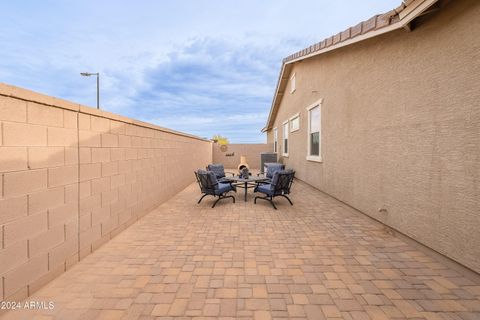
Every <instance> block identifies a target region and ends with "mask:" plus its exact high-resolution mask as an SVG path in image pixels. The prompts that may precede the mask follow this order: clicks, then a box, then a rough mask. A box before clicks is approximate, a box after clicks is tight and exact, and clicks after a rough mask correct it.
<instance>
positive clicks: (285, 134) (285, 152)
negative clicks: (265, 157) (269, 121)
mask: <svg viewBox="0 0 480 320" xmlns="http://www.w3.org/2000/svg"><path fill="white" fill-rule="evenodd" d="M283 155H284V156H285V157H288V121H285V122H284V123H283Z"/></svg>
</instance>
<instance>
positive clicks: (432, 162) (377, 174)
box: [268, 0, 480, 272]
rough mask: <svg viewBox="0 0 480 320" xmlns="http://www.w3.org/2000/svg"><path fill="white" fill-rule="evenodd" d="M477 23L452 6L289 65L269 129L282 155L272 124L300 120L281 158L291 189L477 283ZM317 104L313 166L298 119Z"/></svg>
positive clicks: (473, 11) (469, 7)
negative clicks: (430, 253) (386, 229)
mask: <svg viewBox="0 0 480 320" xmlns="http://www.w3.org/2000/svg"><path fill="white" fill-rule="evenodd" d="M478 17H480V2H478V1H475V0H469V1H456V2H452V3H450V4H448V5H447V6H446V7H445V8H444V9H442V10H441V11H439V12H438V13H437V14H435V15H434V16H432V17H430V18H429V19H428V20H426V21H424V22H422V23H421V24H419V25H418V26H417V28H416V29H415V30H414V31H413V32H410V33H409V32H407V31H405V30H398V31H395V32H392V33H390V34H386V35H383V36H380V37H377V38H373V39H370V40H367V41H364V42H362V43H359V44H355V45H352V46H349V47H346V48H343V49H339V50H335V51H333V52H330V53H327V54H323V55H321V56H318V57H316V58H311V59H307V60H304V61H302V62H300V63H297V64H296V65H295V66H294V67H293V70H292V72H295V73H296V82H297V90H296V92H294V93H293V94H290V93H289V91H287V93H286V94H285V96H284V98H283V100H282V102H281V105H280V108H279V112H278V115H277V117H276V119H275V125H274V126H277V127H278V128H279V131H278V132H279V140H280V141H279V146H280V152H279V154H281V146H282V143H281V139H282V131H281V124H282V122H283V121H285V120H286V119H288V118H289V117H290V116H292V115H293V114H295V113H297V112H300V114H301V128H300V131H298V132H295V133H290V137H289V138H290V152H289V157H288V158H283V159H282V160H283V162H284V163H285V164H287V166H289V167H293V168H294V169H295V170H296V172H297V174H296V176H297V177H298V178H300V179H302V180H304V181H306V182H307V183H309V184H311V185H313V186H315V187H317V188H319V189H321V190H323V191H325V192H326V193H328V194H330V195H333V196H334V197H336V198H338V199H340V200H342V201H344V202H346V203H348V204H350V205H351V206H353V207H355V208H357V209H359V210H360V211H362V212H364V213H366V214H367V215H370V216H371V217H373V218H375V219H378V220H380V221H382V222H384V223H385V224H387V225H389V226H391V227H393V228H395V229H397V230H399V231H401V232H402V233H404V234H406V235H408V236H410V237H412V238H414V239H416V240H417V241H419V242H421V243H423V244H425V245H427V246H428V247H431V248H433V249H434V250H436V251H438V252H440V253H443V254H444V255H446V256H448V257H450V258H452V259H454V260H456V261H458V262H460V263H462V264H464V265H465V266H467V267H470V268H471V269H473V270H476V271H477V272H480V232H479V230H480V187H479V186H480V185H479V179H480V107H479V101H480V19H478ZM320 98H323V99H324V102H323V109H322V156H323V163H315V162H311V161H307V160H306V158H305V157H306V150H307V133H306V131H307V112H306V109H305V108H306V107H307V106H309V105H310V104H312V103H313V102H315V101H316V100H318V99H320ZM268 142H269V143H272V142H273V135H272V131H271V130H270V131H269V132H268ZM383 207H384V208H386V209H387V213H386V214H385V213H380V212H379V208H383Z"/></svg>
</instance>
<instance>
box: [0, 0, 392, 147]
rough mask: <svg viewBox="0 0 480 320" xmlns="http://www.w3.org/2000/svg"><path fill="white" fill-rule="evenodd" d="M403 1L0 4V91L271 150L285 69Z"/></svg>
mask: <svg viewBox="0 0 480 320" xmlns="http://www.w3.org/2000/svg"><path fill="white" fill-rule="evenodd" d="M400 2H401V1H400V0H362V1H351V0H337V1H331V0H297V1H286V0H268V1H260V0H257V1H253V0H243V1H234V0H177V1H160V0H136V1H126V0H102V1H98V0H96V1H94V0H83V1H73V0H45V1H37V0H15V1H1V2H0V12H2V18H1V19H0V48H1V49H0V82H5V83H8V84H12V85H16V86H20V87H24V88H27V89H31V90H34V91H38V92H42V93H45V94H49V95H53V96H57V97H61V98H64V99H68V100H72V101H75V102H78V103H81V104H85V105H89V106H95V105H96V85H95V79H94V77H90V78H85V77H81V76H80V75H79V73H80V72H82V71H89V72H100V74H101V78H100V81H101V83H100V86H101V89H100V93H101V101H100V105H101V108H102V109H105V110H108V111H111V112H115V113H119V114H122V115H125V116H129V117H133V118H137V119H141V120H144V121H147V122H152V123H155V124H158V125H161V126H164V127H168V128H172V129H176V130H180V131H184V132H188V133H192V134H196V135H199V136H202V137H211V136H212V135H213V134H221V135H224V136H227V137H228V138H229V139H230V141H231V142H237V143H239V142H264V141H265V137H264V135H263V134H261V133H260V130H261V128H262V127H263V126H264V124H265V122H266V119H267V116H268V112H269V109H270V105H271V101H272V97H273V94H274V89H275V85H276V81H277V77H278V73H279V71H280V66H281V60H282V58H284V57H285V56H288V55H289V54H291V53H293V52H295V51H297V50H300V49H303V48H304V47H306V46H309V45H311V44H313V43H315V42H318V41H320V40H323V39H324V38H326V37H327V36H330V35H332V34H334V33H337V32H338V31H341V30H343V29H345V28H347V27H349V26H351V25H354V24H356V23H358V22H360V21H362V20H365V19H368V18H369V17H371V16H372V15H374V14H377V13H380V12H384V11H388V10H390V9H392V8H394V7H396V6H397V5H398V4H399V3H400Z"/></svg>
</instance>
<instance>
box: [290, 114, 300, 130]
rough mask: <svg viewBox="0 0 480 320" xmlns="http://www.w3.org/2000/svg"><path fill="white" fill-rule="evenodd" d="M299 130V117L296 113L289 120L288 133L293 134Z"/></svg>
mask: <svg viewBox="0 0 480 320" xmlns="http://www.w3.org/2000/svg"><path fill="white" fill-rule="evenodd" d="M298 129H300V115H299V114H298V113H297V114H296V115H294V116H293V117H291V118H290V132H295V131H297V130H298Z"/></svg>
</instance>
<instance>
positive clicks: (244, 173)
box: [238, 156, 250, 178]
mask: <svg viewBox="0 0 480 320" xmlns="http://www.w3.org/2000/svg"><path fill="white" fill-rule="evenodd" d="M249 169H250V166H249V165H248V163H247V157H245V156H240V164H239V165H238V172H239V174H240V176H241V177H244V178H248V176H249V175H250V173H249Z"/></svg>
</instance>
